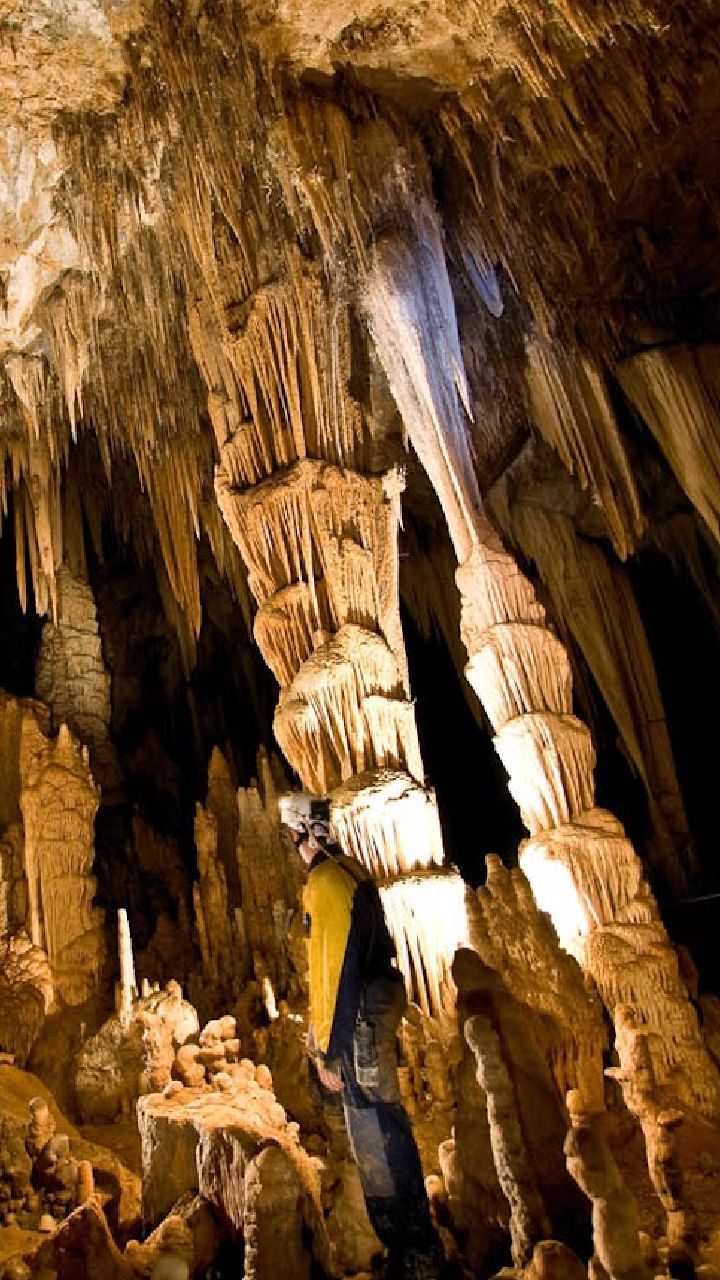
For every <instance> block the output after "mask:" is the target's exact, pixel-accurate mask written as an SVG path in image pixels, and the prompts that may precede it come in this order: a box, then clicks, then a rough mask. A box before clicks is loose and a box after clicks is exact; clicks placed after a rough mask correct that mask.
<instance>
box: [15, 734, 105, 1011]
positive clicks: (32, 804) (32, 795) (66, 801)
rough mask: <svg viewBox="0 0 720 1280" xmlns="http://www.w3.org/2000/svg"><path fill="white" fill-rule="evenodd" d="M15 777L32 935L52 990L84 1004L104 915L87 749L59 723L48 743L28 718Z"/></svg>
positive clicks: (95, 969)
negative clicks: (97, 900) (98, 899)
mask: <svg viewBox="0 0 720 1280" xmlns="http://www.w3.org/2000/svg"><path fill="white" fill-rule="evenodd" d="M21 776H22V795H21V800H20V804H21V808H22V813H23V820H24V824H25V867H26V874H27V880H28V897H29V923H30V936H31V939H32V941H33V943H34V944H35V945H36V946H42V947H44V949H45V950H46V951H47V955H48V959H49V961H50V965H51V968H52V972H53V979H54V982H55V986H56V989H57V992H58V994H59V995H60V996H61V997H62V999H63V1000H65V1001H66V1002H67V1003H68V1004H82V1002H83V1001H84V1000H86V999H87V998H88V996H90V995H92V993H93V991H94V990H95V988H96V986H97V983H98V980H99V976H100V969H101V965H102V958H103V951H104V944H103V936H102V920H103V915H102V912H100V911H99V910H98V909H97V908H96V907H94V906H93V897H94V893H95V878H94V876H93V875H92V864H93V857H94V844H93V821H94V818H95V812H96V810H97V806H98V799H99V797H98V791H97V787H96V785H95V783H94V782H93V779H92V775H91V773H90V767H89V763H88V756H87V748H83V749H81V748H80V747H79V746H78V745H77V744H76V742H75V741H74V740H73V737H72V735H71V734H70V731H69V730H68V729H67V728H66V727H65V726H64V725H61V727H60V732H59V734H58V737H57V739H56V740H55V741H52V740H50V741H48V740H47V739H45V738H44V737H43V735H42V733H41V731H40V729H39V728H38V725H37V723H36V721H35V720H34V719H33V718H32V717H31V716H29V715H27V716H26V717H25V719H24V721H23V732H22V744H21Z"/></svg>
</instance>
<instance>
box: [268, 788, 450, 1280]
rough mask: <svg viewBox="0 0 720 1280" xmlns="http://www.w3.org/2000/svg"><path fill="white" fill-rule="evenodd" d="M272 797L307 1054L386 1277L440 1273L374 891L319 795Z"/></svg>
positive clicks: (400, 999) (400, 988) (398, 1279)
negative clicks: (294, 873) (302, 872)
mask: <svg viewBox="0 0 720 1280" xmlns="http://www.w3.org/2000/svg"><path fill="white" fill-rule="evenodd" d="M279 803H280V816H281V821H282V822H283V824H284V825H285V827H286V828H287V829H288V831H289V833H290V835H291V838H292V840H293V843H294V845H295V847H296V849H297V850H298V852H299V853H300V856H301V858H302V860H303V862H304V864H305V866H306V868H307V882H306V885H305V889H304V893H303V908H304V921H305V931H306V935H307V938H308V956H309V996H310V1012H309V1022H310V1025H309V1031H308V1051H309V1053H310V1056H311V1058H312V1060H313V1062H314V1064H315V1068H316V1070H317V1075H318V1078H319V1081H320V1084H321V1085H322V1087H323V1089H325V1090H327V1092H328V1093H329V1094H331V1095H334V1096H336V1097H337V1096H338V1095H339V1096H340V1097H341V1100H342V1106H343V1112H344V1117H345V1126H346V1129H347V1134H348V1138H349V1141H350V1147H351V1150H352V1153H353V1156H354V1158H355V1161H356V1163H357V1166H358V1170H359V1174H360V1183H361V1186H362V1190H363V1195H364V1197H365V1203H366V1205H367V1210H368V1216H369V1218H370V1221H371V1223H372V1225H373V1228H374V1230H375V1233H376V1235H377V1236H378V1238H379V1239H380V1240H381V1241H382V1243H383V1244H384V1245H385V1247H386V1248H387V1251H388V1263H387V1271H386V1280H438V1278H439V1277H444V1275H445V1257H444V1251H443V1247H442V1243H441V1241H440V1238H439V1236H438V1234H437V1231H436V1230H435V1227H434V1225H433V1222H432V1218H431V1215H430V1206H429V1203H428V1199H427V1195H426V1192H425V1183H424V1179H423V1172H422V1166H421V1163H420V1155H419V1152H418V1149H417V1144H416V1142H415V1139H414V1137H413V1133H412V1128H411V1125H410V1121H409V1119H408V1116H407V1113H406V1111H405V1108H404V1107H403V1105H402V1100H401V1096H400V1087H399V1083H398V1075H397V1028H398V1025H399V1023H400V1019H401V1017H402V1014H403V1011H404V1009H405V1006H406V1003H407V996H406V992H405V984H404V981H403V978H402V974H401V973H400V972H399V970H398V969H397V968H396V966H395V964H394V957H395V947H394V944H393V941H392V938H391V936H390V932H389V930H388V927H387V923H386V920H385V915H384V912H383V909H382V903H381V901H380V895H379V893H378V890H377V887H376V885H375V884H374V883H373V880H372V879H371V877H370V875H369V874H368V872H367V871H366V870H365V868H364V867H362V866H361V865H360V863H359V862H357V861H356V860H355V859H353V858H349V857H347V856H346V855H344V854H343V853H342V852H341V850H340V848H339V846H338V845H337V844H336V842H335V841H334V840H333V838H332V835H331V831H330V823H329V806H328V804H327V801H324V800H318V799H315V798H314V797H312V796H309V795H308V794H307V793H304V792H293V793H291V794H289V795H287V796H283V797H281V798H280V802H279Z"/></svg>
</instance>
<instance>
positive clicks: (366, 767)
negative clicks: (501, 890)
mask: <svg viewBox="0 0 720 1280" xmlns="http://www.w3.org/2000/svg"><path fill="white" fill-rule="evenodd" d="M235 314H236V313H235V311H234V310H233V308H231V307H228V306H227V305H226V306H225V309H224V313H223V314H222V315H220V316H218V315H217V313H216V314H215V316H214V317H213V316H211V315H210V310H209V308H206V309H205V311H204V312H203V311H202V309H200V310H199V311H198V312H197V313H196V315H195V317H194V320H193V325H192V332H193V342H194V347H195V350H196V354H197V356H198V363H199V365H200V367H201V369H202V370H203V372H204V374H205V377H206V380H207V381H208V384H209V389H210V397H209V407H210V413H211V417H212V420H213V425H214V428H215V432H216V437H217V440H218V447H219V452H220V459H221V462H220V465H219V467H218V468H217V471H216V481H215V489H216V495H217V499H218V504H219V506H220V510H221V512H222V514H223V517H224V519H225V522H226V524H227V526H228V528H229V530H230V532H231V534H232V537H233V539H234V541H235V543H236V545H237V546H238V548H239V550H240V552H241V555H242V557H243V560H244V562H245V565H246V566H247V569H248V579H249V584H250V588H251V591H252V592H253V595H254V597H255V599H256V601H257V605H258V609H257V615H256V619H255V638H256V640H257V643H258V647H259V648H260V651H261V653H262V654H263V657H264V658H265V660H266V662H267V663H268V665H269V667H270V668H271V670H272V671H273V673H274V675H275V677H276V678H277V681H278V683H279V685H280V690H281V692H280V698H279V702H278V707H277V711H276V714H275V719H274V729H275V736H276V738H277V740H278V743H279V744H280V747H281V749H282V751H283V753H284V755H285V757H286V759H287V760H288V761H289V763H290V765H291V766H292V768H293V769H294V770H295V772H296V773H297V774H298V775H299V777H300V778H301V779H302V782H303V785H304V786H305V787H306V788H307V789H308V790H309V791H311V792H313V793H315V794H320V795H329V796H330V799H331V805H332V815H333V822H334V826H335V829H336V831H337V834H338V838H339V840H340V842H341V844H342V846H343V848H344V849H345V850H346V851H347V852H348V853H350V854H352V855H353V856H355V857H356V858H357V859H359V860H360V861H361V862H362V863H363V864H364V865H365V866H366V867H367V869H368V870H369V871H370V872H371V874H372V875H373V877H374V878H375V879H376V880H377V881H378V883H379V885H380V889H381V893H382V895H383V898H384V901H385V905H386V909H387V915H388V920H389V923H390V927H391V928H392V930H393V933H394V935H395V939H396V943H397V947H398V958H399V962H400V965H401V967H402V968H403V971H404V973H405V977H406V979H407V980H408V983H409V985H410V986H411V989H412V990H413V991H414V993H415V995H416V997H417V999H418V1002H419V1003H420V1005H421V1007H422V1008H423V1009H424V1011H425V1012H426V1013H431V1012H432V1013H434V1014H442V1013H443V1012H447V1013H451V1012H452V1011H453V1009H454V984H453V983H452V980H451V977H450V963H451V961H452V957H453V954H454V951H455V949H456V947H457V945H458V944H459V942H460V941H461V940H462V938H463V936H464V935H463V928H464V923H465V912H464V898H463V886H462V881H461V879H460V877H459V876H457V875H456V874H455V873H451V872H447V871H445V870H443V869H442V865H441V864H442V861H443V846H442V836H441V831H440V823H439V818H438V812H437V804H436V800H435V796H434V793H433V792H432V791H431V790H429V789H428V788H427V787H426V786H425V782H424V774H423V765H422V759H421V755H420V747H419V743H418V736H417V727H416V722H415V711H414V707H413V704H412V701H411V699H410V692H409V681H408V672H407V659H406V655H405V648H404V641H403V636H402V629H401V623H400V614H399V581H398V578H399V574H398V548H397V537H398V526H399V521H400V494H401V491H402V481H401V478H400V476H399V474H397V473H396V472H395V471H393V470H390V471H386V472H384V473H377V472H376V471H373V470H372V469H371V468H370V466H369V465H368V462H367V458H366V453H365V449H366V445H367V436H368V428H367V424H365V423H364V422H363V421H362V417H361V411H360V407H359V405H358V404H357V403H356V402H355V401H354V400H353V398H352V397H351V395H350V393H349V391H348V381H349V378H350V372H351V369H350V363H351V341H350V334H349V314H348V310H347V307H345V306H343V305H341V304H339V303H337V302H336V301H334V300H333V299H331V298H329V297H328V296H327V294H326V291H325V288H324V286H323V285H322V284H321V283H320V281H319V278H318V274H317V273H313V271H312V268H309V267H307V266H304V267H299V266H298V264H297V263H296V262H294V261H292V260H291V261H290V262H289V264H288V273H287V278H286V279H285V280H284V281H281V282H277V281H275V282H273V284H272V285H268V286H264V287H260V288H258V289H257V290H256V291H255V293H254V294H253V295H252V297H251V298H250V299H248V300H247V302H246V303H245V304H244V306H243V312H242V324H241V327H240V328H239V329H238V328H235V330H234V332H233V333H232V334H231V335H229V334H228V326H229V325H230V324H231V322H232V317H233V316H234V315H235ZM213 325H215V326H216V328H215V333H214V334H213ZM223 334H224V338H223V336H222V335H223ZM218 339H219V340H218ZM438 893H439V894H442V895H443V903H444V907H445V908H446V909H444V910H443V911H442V913H440V912H438V911H437V910H434V909H433V905H431V904H433V903H434V904H435V906H436V905H437V895H438ZM418 920H424V921H425V922H427V921H428V920H434V921H435V924H434V926H433V927H430V926H428V924H427V923H425V925H424V926H423V928H418V927H417V921H418Z"/></svg>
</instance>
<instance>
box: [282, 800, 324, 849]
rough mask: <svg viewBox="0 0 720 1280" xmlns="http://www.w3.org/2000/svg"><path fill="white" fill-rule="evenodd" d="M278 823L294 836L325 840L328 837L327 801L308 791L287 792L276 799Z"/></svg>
mask: <svg viewBox="0 0 720 1280" xmlns="http://www.w3.org/2000/svg"><path fill="white" fill-rule="evenodd" d="M278 809H279V810H280V821H281V822H282V824H283V826H285V827H289V829H290V831H292V832H294V833H296V834H304V835H307V834H309V833H310V832H312V834H313V835H314V836H319V837H320V838H322V837H325V838H327V837H328V836H329V835H330V806H329V804H328V802H327V800H322V799H320V798H319V797H317V796H311V795H310V793H309V792H308V791H289V792H287V793H286V795H283V796H280V797H279V798H278Z"/></svg>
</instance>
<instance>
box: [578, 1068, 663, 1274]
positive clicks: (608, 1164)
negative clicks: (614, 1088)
mask: <svg viewBox="0 0 720 1280" xmlns="http://www.w3.org/2000/svg"><path fill="white" fill-rule="evenodd" d="M567 1108H568V1113H569V1116H570V1129H569V1130H568V1135H567V1138H566V1140H565V1157H566V1160H567V1166H568V1170H569V1172H570V1173H571V1174H572V1176H573V1178H574V1179H575V1181H576V1182H577V1184H578V1186H579V1187H580V1188H581V1190H582V1191H584V1192H585V1194H586V1196H588V1198H589V1199H590V1200H591V1201H592V1220H593V1242H594V1245H595V1254H596V1257H597V1259H598V1261H599V1262H600V1264H601V1266H602V1267H603V1269H604V1271H605V1273H606V1274H607V1275H608V1276H610V1277H612V1280H648V1277H649V1275H650V1272H649V1270H648V1268H647V1266H646V1264H645V1260H644V1258H643V1255H642V1250H641V1248H640V1241H639V1239H638V1230H639V1220H638V1209H637V1204H636V1202H635V1200H634V1198H633V1196H632V1195H631V1194H630V1192H629V1191H628V1189H627V1187H626V1186H625V1184H624V1182H623V1179H622V1176H621V1174H620V1171H619V1169H618V1167H617V1164H616V1163H615V1160H614V1159H613V1157H612V1154H611V1152H610V1150H609V1148H608V1145H607V1142H606V1140H605V1136H604V1134H603V1132H602V1128H601V1123H602V1116H601V1115H600V1114H598V1113H597V1112H595V1110H594V1108H593V1107H592V1106H591V1105H588V1104H587V1103H586V1101H585V1099H584V1098H583V1097H582V1095H581V1094H580V1093H579V1092H577V1091H575V1090H570V1092H569V1093H568V1097H567Z"/></svg>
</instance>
